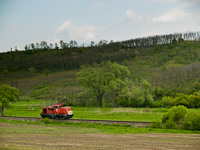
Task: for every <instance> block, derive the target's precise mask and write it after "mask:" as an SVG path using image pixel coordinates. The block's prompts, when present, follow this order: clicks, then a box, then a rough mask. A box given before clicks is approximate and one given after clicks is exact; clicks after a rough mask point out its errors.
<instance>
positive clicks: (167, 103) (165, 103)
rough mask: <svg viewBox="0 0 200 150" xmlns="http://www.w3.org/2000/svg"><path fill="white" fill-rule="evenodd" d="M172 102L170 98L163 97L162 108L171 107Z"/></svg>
mask: <svg viewBox="0 0 200 150" xmlns="http://www.w3.org/2000/svg"><path fill="white" fill-rule="evenodd" d="M172 101H173V98H172V97H171V96H165V97H163V98H162V105H163V106H164V107H170V106H172Z"/></svg>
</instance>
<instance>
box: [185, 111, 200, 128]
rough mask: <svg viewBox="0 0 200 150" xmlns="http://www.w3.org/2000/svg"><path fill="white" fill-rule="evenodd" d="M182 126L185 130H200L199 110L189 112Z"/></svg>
mask: <svg viewBox="0 0 200 150" xmlns="http://www.w3.org/2000/svg"><path fill="white" fill-rule="evenodd" d="M181 128H182V129H185V130H199V131H200V114H199V113H197V112H191V111H190V112H189V113H188V114H187V115H186V116H185V119H184V121H183V122H182V124H181Z"/></svg>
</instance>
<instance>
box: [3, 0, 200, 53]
mask: <svg viewBox="0 0 200 150" xmlns="http://www.w3.org/2000/svg"><path fill="white" fill-rule="evenodd" d="M187 31H200V0H0V52H6V51H10V49H11V47H12V49H14V48H15V46H17V49H19V50H23V49H24V46H25V45H26V44H30V43H36V42H41V41H47V42H48V43H53V44H54V43H55V42H57V43H59V41H60V40H63V41H64V42H67V43H68V42H69V41H70V40H76V41H77V42H78V43H79V44H81V43H90V42H91V41H94V42H95V43H98V42H99V41H100V40H102V39H104V40H107V41H110V40H114V41H122V40H128V39H132V38H137V37H144V36H151V35H158V34H169V33H175V32H187Z"/></svg>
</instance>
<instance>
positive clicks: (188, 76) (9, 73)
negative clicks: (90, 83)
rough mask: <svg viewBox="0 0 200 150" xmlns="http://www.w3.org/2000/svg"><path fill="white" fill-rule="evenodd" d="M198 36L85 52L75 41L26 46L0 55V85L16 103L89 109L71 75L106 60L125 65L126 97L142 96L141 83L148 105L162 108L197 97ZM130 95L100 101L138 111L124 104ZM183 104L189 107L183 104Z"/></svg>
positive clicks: (176, 36)
mask: <svg viewBox="0 0 200 150" xmlns="http://www.w3.org/2000/svg"><path fill="white" fill-rule="evenodd" d="M199 37H200V34H199V32H196V33H191V32H189V33H184V34H170V35H161V36H151V37H146V38H137V39H132V40H127V41H122V42H110V43H107V42H106V41H104V40H102V41H100V42H99V43H98V44H96V45H95V44H94V43H92V42H91V45H90V46H88V47H84V46H78V45H77V43H75V42H73V44H72V42H70V43H71V44H70V43H69V44H67V43H64V42H61V44H60V45H61V46H60V48H59V47H58V44H55V48H53V46H52V44H49V46H48V44H47V43H46V44H44V42H43V43H42V42H41V44H35V46H27V45H26V46H25V47H26V48H25V49H26V50H25V51H13V52H7V53H1V54H0V73H1V74H0V84H9V85H11V86H14V87H17V88H18V89H19V90H20V98H21V99H30V98H33V99H49V100H58V101H60V100H63V99H64V100H65V101H67V102H68V103H69V104H70V105H82V106H90V105H91V106H92V105H95V104H94V97H93V96H92V95H90V94H88V93H85V92H84V91H85V88H84V87H80V86H79V82H78V81H77V79H76V78H77V73H78V72H79V71H80V67H81V65H84V66H90V65H92V64H94V63H96V64H100V63H101V62H103V61H111V62H116V63H118V64H119V65H122V66H126V67H127V68H128V70H129V71H130V76H129V80H130V82H132V83H133V87H134V88H130V87H129V88H130V90H129V91H130V93H134V92H135V93H134V94H135V95H137V94H138V95H141V93H137V91H138V92H139V91H145V86H144V82H145V81H147V82H148V83H149V84H150V90H149V91H148V92H149V93H150V94H151V96H152V97H153V100H154V105H152V106H155V107H157V106H158V107H160V106H163V105H164V104H163V102H162V104H161V101H164V100H165V101H167V102H166V106H167V105H168V103H169V105H171V103H172V102H171V101H172V100H170V99H173V100H174V99H175V98H177V99H176V100H177V101H178V97H181V96H182V97H184V96H186V97H187V96H190V95H193V96H195V95H196V96H197V97H198V94H197V93H199V92H200V75H199V74H200V42H199ZM63 43H64V44H63ZM74 43H75V44H74ZM33 45H34V44H33ZM36 45H37V46H36ZM63 45H64V46H63ZM195 92H196V94H194V93H195ZM143 94H144V93H143ZM180 94H182V95H180ZM135 95H132V96H130V95H129V98H122V99H120V100H117V101H118V102H115V101H116V97H115V96H114V95H113V93H107V94H106V95H105V96H104V100H103V101H104V103H105V105H106V106H132V107H135V106H137V107H139V105H136V104H134V103H132V102H131V101H130V99H131V98H130V97H132V99H133V101H136V98H134V97H135ZM187 98H188V97H187ZM163 99H164V100H163ZM190 99H191V97H190ZM193 99H194V98H193ZM182 103H184V102H182ZM185 105H188V106H189V104H186V102H185ZM195 107H196V105H195Z"/></svg>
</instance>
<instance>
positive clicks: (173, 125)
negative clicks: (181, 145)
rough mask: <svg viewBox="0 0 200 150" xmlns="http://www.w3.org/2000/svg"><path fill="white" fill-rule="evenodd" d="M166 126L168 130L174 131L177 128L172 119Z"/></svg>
mask: <svg viewBox="0 0 200 150" xmlns="http://www.w3.org/2000/svg"><path fill="white" fill-rule="evenodd" d="M164 125H165V128H166V129H174V128H175V127H176V122H175V121H173V120H172V119H169V120H167V121H166V123H165V124H164Z"/></svg>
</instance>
